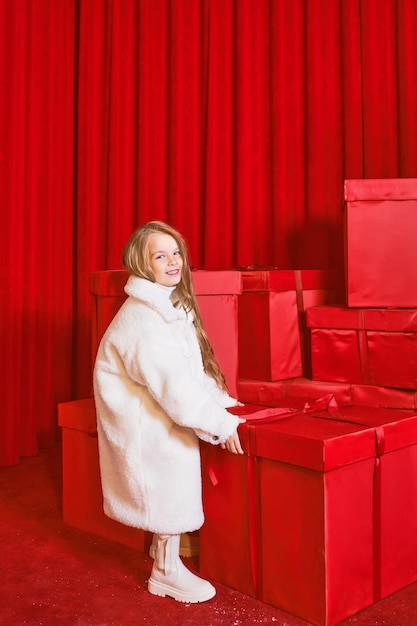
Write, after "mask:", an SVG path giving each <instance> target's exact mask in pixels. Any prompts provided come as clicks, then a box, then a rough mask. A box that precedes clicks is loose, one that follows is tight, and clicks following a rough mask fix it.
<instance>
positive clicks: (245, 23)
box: [0, 0, 417, 464]
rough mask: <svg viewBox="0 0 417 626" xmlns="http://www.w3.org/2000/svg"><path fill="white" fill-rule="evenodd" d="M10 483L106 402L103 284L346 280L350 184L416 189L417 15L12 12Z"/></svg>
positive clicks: (100, 5) (246, 0) (3, 71)
mask: <svg viewBox="0 0 417 626" xmlns="http://www.w3.org/2000/svg"><path fill="white" fill-rule="evenodd" d="M0 29H1V30H0V55H1V56H0V60H1V65H0V85H1V96H0V106H1V113H2V115H1V116H0V133H1V136H0V141H1V145H2V148H3V149H2V151H1V157H0V158H1V172H0V176H1V178H0V192H1V198H2V201H3V207H4V210H3V211H2V217H1V218H0V219H1V228H0V242H1V250H2V252H3V256H4V261H3V264H2V268H1V273H2V275H1V289H2V292H1V296H2V298H1V304H0V307H1V321H2V327H3V329H5V332H4V333H3V336H2V342H3V343H2V352H3V356H4V359H3V361H2V365H1V367H2V372H1V379H2V381H3V400H4V416H3V419H2V421H1V423H0V464H11V463H16V462H18V460H19V457H20V456H21V455H27V454H35V453H36V451H37V449H38V447H39V446H44V445H53V442H54V440H55V437H56V434H57V428H56V404H57V402H61V401H66V400H69V399H71V398H80V397H86V396H87V395H89V394H90V393H91V368H92V359H93V355H92V354H91V331H90V329H91V296H90V294H89V290H88V275H89V273H90V272H92V271H97V270H101V269H109V268H112V269H117V268H120V267H121V264H120V255H121V250H122V247H123V245H124V243H125V241H126V240H127V238H128V236H129V235H130V233H131V232H132V230H133V229H134V228H136V227H137V226H138V225H139V224H140V223H142V222H144V221H146V220H149V219H162V220H166V221H168V222H170V223H171V224H172V225H173V226H175V227H177V228H178V229H179V230H180V231H181V232H183V234H184V236H185V237H186V239H187V241H188V243H189V247H190V253H191V261H192V264H193V265H194V266H195V267H198V268H199V269H229V268H233V267H242V266H248V265H272V266H275V267H278V268H282V269H300V268H302V269H309V268H326V267H331V268H339V269H342V268H343V233H342V214H343V211H342V209H343V180H344V179H345V178H362V177H375V178H381V177H392V178H394V177H400V176H406V177H417V43H416V41H417V38H416V36H415V34H416V32H417V0H378V2H375V0H308V1H306V0H198V1H196V0H14V2H11V1H10V0H0Z"/></svg>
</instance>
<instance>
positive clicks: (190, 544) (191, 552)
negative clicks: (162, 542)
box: [149, 533, 200, 559]
mask: <svg viewBox="0 0 417 626" xmlns="http://www.w3.org/2000/svg"><path fill="white" fill-rule="evenodd" d="M156 537H157V535H153V537H152V543H151V545H150V547H149V556H150V557H151V559H154V558H155V554H156V545H157V540H156ZM180 537H181V538H180V556H186V557H191V556H198V555H199V554H200V540H199V537H197V536H195V535H189V534H188V533H182V534H181V535H180Z"/></svg>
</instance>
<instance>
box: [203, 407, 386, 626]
mask: <svg viewBox="0 0 417 626" xmlns="http://www.w3.org/2000/svg"><path fill="white" fill-rule="evenodd" d="M305 401H306V400H305V399H297V398H284V399H283V400H282V402H281V403H280V404H281V406H287V407H288V406H290V407H296V408H299V409H301V407H302V406H304V403H305ZM279 417H281V419H278V420H277V421H276V422H270V423H264V424H261V423H259V424H256V423H255V422H254V423H251V422H247V424H245V425H243V426H241V427H240V432H241V436H242V439H243V441H244V444H245V446H246V450H249V452H250V454H248V455H245V456H235V455H232V454H230V453H228V452H227V451H225V450H222V449H220V448H215V449H213V448H211V447H210V446H209V445H203V446H202V461H203V499H204V507H205V514H206V521H205V524H204V525H203V527H202V529H201V530H200V570H201V573H202V574H203V575H205V576H208V577H210V578H212V579H215V580H217V581H219V582H221V583H224V584H226V585H229V586H231V587H234V588H235V589H238V590H239V591H242V592H243V593H246V594H248V595H252V596H256V597H258V598H259V599H261V600H263V601H264V602H267V603H269V604H272V605H273V606H276V607H278V608H280V609H282V610H284V611H287V612H289V613H292V614H294V615H297V616H299V617H301V618H303V619H305V620H308V621H309V622H311V623H313V624H317V625H319V626H331V625H333V624H336V623H337V622H339V621H340V620H342V619H345V618H347V617H348V616H350V615H352V614H354V613H356V612H357V611H359V610H361V609H363V608H364V607H366V606H369V605H370V604H372V602H373V600H374V589H373V568H374V555H373V522H374V509H373V500H374V496H373V494H374V474H375V453H376V444H375V433H374V429H373V428H368V427H363V426H358V425H356V424H349V423H344V422H337V421H332V420H329V419H319V418H313V417H311V416H309V415H306V414H303V413H302V412H301V411H297V412H296V413H295V414H294V413H293V414H291V415H290V416H288V414H287V415H286V416H285V415H284V416H279ZM216 481H217V483H216ZM213 546H216V548H215V549H213Z"/></svg>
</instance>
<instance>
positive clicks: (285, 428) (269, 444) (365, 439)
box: [239, 396, 376, 472]
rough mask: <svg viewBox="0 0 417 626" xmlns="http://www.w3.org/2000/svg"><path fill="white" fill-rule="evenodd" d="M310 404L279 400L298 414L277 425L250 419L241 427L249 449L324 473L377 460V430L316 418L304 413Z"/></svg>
mask: <svg viewBox="0 0 417 626" xmlns="http://www.w3.org/2000/svg"><path fill="white" fill-rule="evenodd" d="M306 401H307V400H306V398H297V397H295V396H292V397H287V398H282V399H281V400H278V401H277V403H276V404H277V406H278V405H279V406H280V407H287V408H290V409H294V408H295V409H298V411H296V412H295V413H287V414H286V415H285V414H283V415H278V419H277V420H276V421H269V422H266V423H259V424H257V423H256V420H254V421H253V422H251V420H250V418H249V419H248V422H247V423H246V424H242V425H241V426H240V427H239V433H241V435H242V436H241V440H243V441H244V442H245V445H244V447H245V449H246V446H248V449H249V451H250V453H252V454H254V455H255V456H258V457H262V458H265V459H270V460H275V461H279V462H282V463H289V464H291V465H298V466H301V467H304V468H307V469H312V470H316V471H321V472H326V471H330V470H334V469H337V468H339V467H343V466H345V465H350V464H352V463H356V462H357V461H361V460H364V459H369V458H373V457H374V456H375V454H376V439H375V431H374V428H370V427H368V426H362V425H358V424H351V423H349V422H343V421H336V420H332V419H321V418H317V417H313V416H311V415H310V414H307V413H303V412H302V411H303V407H304V405H305V404H306ZM275 408H277V407H275ZM248 431H250V432H248ZM246 440H248V441H247V443H246Z"/></svg>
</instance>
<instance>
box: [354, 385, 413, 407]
mask: <svg viewBox="0 0 417 626" xmlns="http://www.w3.org/2000/svg"><path fill="white" fill-rule="evenodd" d="M351 387H352V404H359V405H362V406H375V407H384V408H386V409H417V392H415V391H409V390H407V389H390V388H389V387H376V386H373V385H352V386H351Z"/></svg>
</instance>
